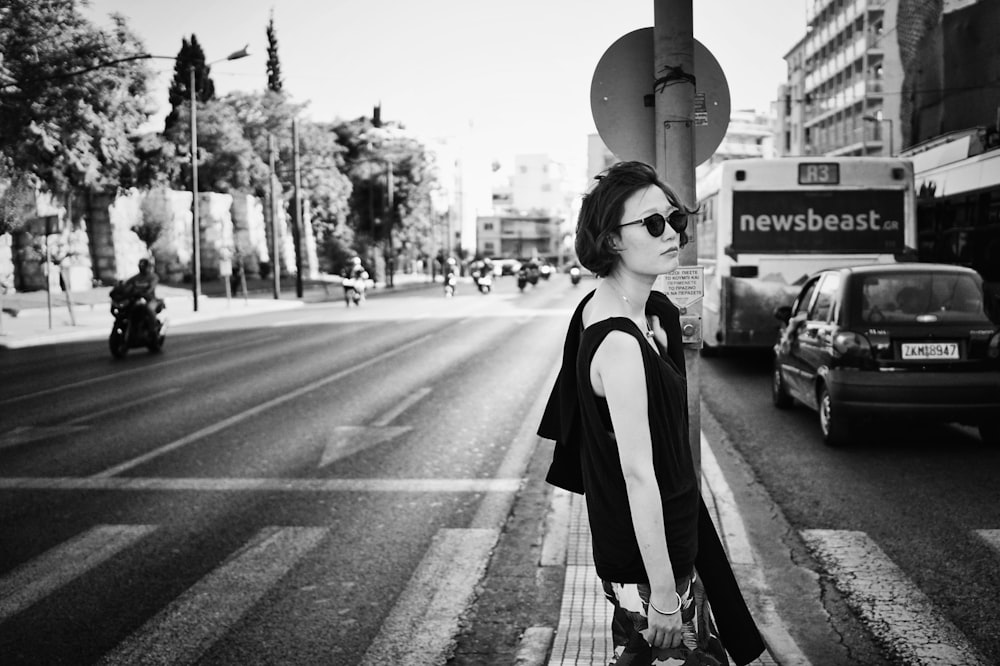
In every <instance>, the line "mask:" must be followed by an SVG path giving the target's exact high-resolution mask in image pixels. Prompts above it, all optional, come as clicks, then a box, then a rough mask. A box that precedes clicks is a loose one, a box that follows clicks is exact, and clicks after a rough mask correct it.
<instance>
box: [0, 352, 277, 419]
mask: <svg viewBox="0 0 1000 666" xmlns="http://www.w3.org/2000/svg"><path fill="white" fill-rule="evenodd" d="M280 339H281V336H268V337H266V338H259V339H256V340H247V341H245V342H237V343H226V344H224V345H219V346H216V347H212V348H211V349H208V350H206V351H200V352H197V353H195V354H191V355H190V356H182V357H180V358H171V359H169V360H167V359H161V360H159V361H158V362H157V363H156V368H162V367H164V366H167V365H176V364H177V363H185V362H187V361H190V360H192V359H196V358H201V357H202V356H210V355H212V354H217V353H218V352H219V350H221V349H225V350H231V349H239V348H240V347H250V346H252V345H261V344H266V343H268V342H272V341H274V340H280ZM153 371H155V368H150V367H148V366H143V367H141V368H132V369H131V370H122V371H120V372H111V373H108V374H106V375H101V376H100V377H91V378H90V379H81V380H80V381H77V382H70V383H69V384H60V385H59V386H53V387H52V388H47V389H42V390H41V391H34V392H32V393H24V394H22V395H17V396H14V397H13V398H5V399H3V400H0V405H9V404H10V403H12V402H19V401H21V400H30V399H32V398H40V397H41V396H43V395H49V394H51V393H58V392H59V391H67V390H69V389H75V388H79V387H81V386H88V385H90V384H97V383H98V382H106V381H112V380H115V379H118V378H119V377H125V376H127V375H138V374H149V373H150V372H153Z"/></svg>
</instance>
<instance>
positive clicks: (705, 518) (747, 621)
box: [538, 290, 764, 666]
mask: <svg viewBox="0 0 1000 666" xmlns="http://www.w3.org/2000/svg"><path fill="white" fill-rule="evenodd" d="M593 295H594V292H593V291H591V292H590V293H589V294H587V295H586V296H584V297H583V299H582V300H581V301H580V304H579V305H577V308H576V310H575V311H574V312H573V316H572V317H571V318H570V322H569V326H568V328H567V330H566V341H565V343H564V344H563V353H562V363H561V366H560V369H559V376H558V377H557V378H556V381H555V384H554V385H553V386H552V390H551V392H550V394H549V400H548V403H547V404H546V405H545V412H544V414H543V415H542V420H541V423H539V425H538V434H539V436H541V437H545V438H547V439H551V440H554V441H555V447H554V448H553V450H552V464H551V465H550V466H549V470H548V473H547V474H546V476H545V480H546V481H548V482H549V483H550V484H552V485H553V486H556V487H558V488H563V489H565V490H568V491H570V492H573V493H580V494H582V493H583V492H584V480H583V470H582V464H581V463H582V459H583V451H582V449H583V448H584V444H583V441H584V438H585V435H584V431H585V430H590V427H589V426H587V425H584V417H583V415H582V414H581V411H582V410H581V405H580V400H581V396H580V391H579V386H578V382H577V372H576V368H577V360H578V358H579V350H580V346H581V344H582V338H583V336H584V328H583V308H584V306H585V305H586V304H587V302H588V301H590V299H591V298H592V297H593ZM646 314H647V315H656V316H658V317H659V318H660V325H661V326H663V328H664V330H665V331H666V333H667V341H668V348H667V352H666V355H667V357H668V358H669V359H670V362H671V364H672V367H674V368H676V369H677V370H679V374H680V375H681V377H683V376H684V370H685V368H684V349H683V340H682V336H681V326H680V320H679V317H678V315H679V312H678V310H677V307H676V306H674V304H673V303H671V302H670V299H668V298H667V297H666V296H664V295H663V294H662V293H660V292H658V291H655V290H654V291H653V292H652V293H651V294H650V295H649V300H648V301H647V302H646ZM599 323H600V322H598V324H599ZM598 324H594V325H593V326H591V327H589V328H588V329H587V331H590V329H591V328H593V331H592V333H595V334H596V333H597V331H598V329H596V328H594V326H597V325H598ZM633 330H635V331H638V329H637V328H635V327H633ZM640 335H641V333H640ZM588 337H590V334H589V333H588ZM642 344H643V345H644V346H645V347H649V344H648V343H646V342H645V341H643V343H642ZM595 349H596V347H595ZM661 351H662V350H661ZM649 352H650V353H651V354H652V355H653V356H657V355H656V354H655V352H653V349H652V348H649ZM643 359H644V363H645V359H646V351H645V349H644V350H643ZM585 376H586V377H589V376H590V375H589V373H588V374H587V375H585ZM649 379H650V377H649V375H648V373H647V383H648V381H649ZM584 386H585V388H586V389H588V390H589V389H590V382H589V381H586V382H584ZM648 390H649V388H648V387H647V391H648ZM590 395H591V396H592V397H593V398H595V404H596V396H594V395H593V392H592V391H591V392H590ZM652 405H653V402H652V401H650V412H652V411H653V407H652ZM604 410H605V421H603V422H602V425H601V428H603V429H604V432H605V433H608V432H609V428H608V427H605V426H606V425H609V424H610V417H607V416H606V414H607V403H606V402H605V407H604ZM587 411H591V410H589V409H588V410H587ZM684 416H685V421H686V420H687V411H686V408H685V412H684ZM588 418H589V417H588ZM654 422H655V419H653V418H651V419H650V423H654ZM608 436H609V437H610V435H608ZM654 441H655V440H654ZM682 441H685V442H686V441H687V440H686V439H684V440H682ZM615 450H616V451H617V449H615ZM605 469H608V468H605ZM612 469H617V470H618V472H619V473H621V467H620V465H615V467H614V468H612ZM661 487H662V486H661ZM589 499H590V498H589V496H588V502H589ZM697 506H698V528H697V540H698V541H697V558H696V560H695V567H697V569H698V576H699V577H700V578H701V579H702V581H703V582H704V583H705V592H706V593H707V595H708V599H709V601H710V602H711V604H712V613H713V614H714V615H715V619H716V621H717V624H718V627H719V632H720V634H721V638H722V643H723V645H725V647H726V651H727V652H729V654H730V656H732V657H733V661H734V662H735V663H736V664H737V666H740V665H742V664H749V663H750V662H752V661H753V660H754V659H756V658H757V657H758V656H759V655H760V654H761V653H762V652H763V651H764V642H763V640H761V637H760V633H759V632H758V631H757V625H756V624H755V623H754V621H753V617H751V615H750V611H749V610H748V609H747V605H746V602H745V601H744V600H743V595H742V593H741V592H740V588H739V585H738V584H737V583H736V577H735V576H734V575H733V570H732V567H730V565H729V559H728V557H727V556H726V551H725V548H724V547H723V545H722V541H721V539H719V535H718V533H717V532H716V529H715V525H713V524H712V517H711V516H710V515H709V513H708V508H707V507H706V506H705V502H704V501H702V500H701V498H700V497H699V498H698V499H697ZM664 513H665V514H666V515H668V516H669V515H671V514H669V513H667V512H666V510H665V511H664ZM625 517H626V518H629V519H630V517H631V514H627V515H626V516H625ZM629 526H630V527H631V520H630V521H629ZM666 532H667V543H668V544H669V548H670V555H671V557H672V558H676V560H677V561H676V562H675V563H674V569H675V571H677V570H678V569H677V564H678V563H680V560H681V559H682V557H681V552H682V549H681V547H680V546H678V547H677V548H675V547H674V541H673V540H674V538H675V537H677V536H678V534H679V533H678V532H677V530H676V529H675V530H673V532H672V531H671V530H670V529H667V530H666ZM633 536H634V535H633ZM684 559H686V556H685V557H684ZM640 561H641V560H640ZM605 573H607V572H605ZM602 577H603V574H602ZM609 580H612V581H613V582H629V581H615V580H614V578H609Z"/></svg>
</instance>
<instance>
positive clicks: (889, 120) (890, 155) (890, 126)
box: [885, 118, 896, 157]
mask: <svg viewBox="0 0 1000 666" xmlns="http://www.w3.org/2000/svg"><path fill="white" fill-rule="evenodd" d="M885 122H887V123H889V157H892V156H893V155H895V154H896V151H895V150H893V147H892V118H886V120H885Z"/></svg>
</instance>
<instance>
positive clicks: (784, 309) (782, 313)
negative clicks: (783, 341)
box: [774, 305, 792, 324]
mask: <svg viewBox="0 0 1000 666" xmlns="http://www.w3.org/2000/svg"><path fill="white" fill-rule="evenodd" d="M774 318H775V319H777V320H778V321H780V322H781V323H782V324H788V320H789V319H791V318H792V306H791V305H782V306H781V307H779V308H777V309H776V310H775V311H774Z"/></svg>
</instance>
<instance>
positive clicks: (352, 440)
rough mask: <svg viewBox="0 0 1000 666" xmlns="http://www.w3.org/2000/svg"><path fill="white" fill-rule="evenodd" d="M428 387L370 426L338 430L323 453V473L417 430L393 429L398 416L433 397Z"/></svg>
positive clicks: (320, 464) (417, 391)
mask: <svg viewBox="0 0 1000 666" xmlns="http://www.w3.org/2000/svg"><path fill="white" fill-rule="evenodd" d="M430 392H431V390H430V388H428V387H426V386H425V387H423V388H420V389H417V390H416V391H414V392H413V393H411V394H410V395H408V396H406V397H405V398H403V399H402V400H400V401H399V402H398V403H397V404H396V405H394V406H393V407H392V409H390V410H389V411H387V412H386V413H385V414H383V415H382V416H380V417H379V418H377V419H375V420H374V421H372V424H371V425H370V426H337V427H336V428H334V429H333V435H331V437H330V441H329V442H328V443H327V445H326V448H325V449H324V450H323V457H322V458H320V461H319V467H320V469H322V468H324V467H326V466H327V465H329V464H330V463H332V462H333V461H335V460H340V459H341V458H346V457H347V456H350V455H354V454H355V453H358V452H359V451H364V450H365V449H368V448H371V447H373V446H378V445H379V444H384V443H385V442H388V441H389V440H392V439H395V438H397V437H399V436H400V435H402V434H403V433H405V432H409V431H410V430H412V429H413V428H412V427H411V426H390V425H389V424H390V423H392V422H393V421H394V420H395V419H396V417H397V416H399V415H400V414H402V413H403V412H405V411H406V410H407V409H409V408H410V407H412V406H413V405H415V404H416V403H417V402H419V401H420V400H422V399H423V398H425V397H426V396H427V394H428V393H430Z"/></svg>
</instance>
